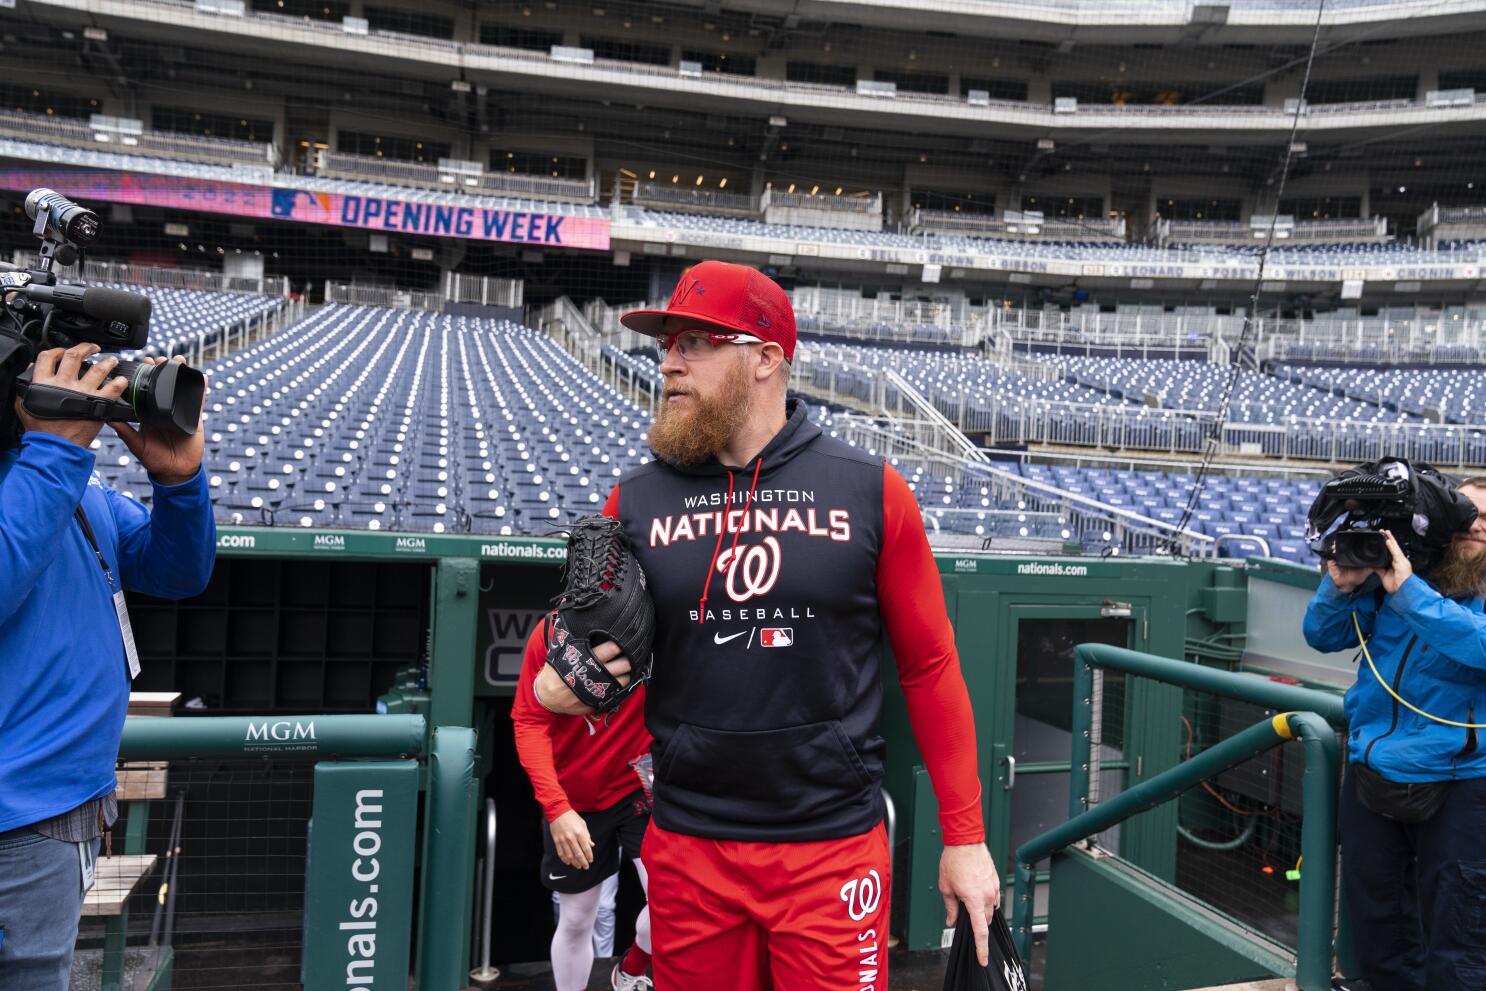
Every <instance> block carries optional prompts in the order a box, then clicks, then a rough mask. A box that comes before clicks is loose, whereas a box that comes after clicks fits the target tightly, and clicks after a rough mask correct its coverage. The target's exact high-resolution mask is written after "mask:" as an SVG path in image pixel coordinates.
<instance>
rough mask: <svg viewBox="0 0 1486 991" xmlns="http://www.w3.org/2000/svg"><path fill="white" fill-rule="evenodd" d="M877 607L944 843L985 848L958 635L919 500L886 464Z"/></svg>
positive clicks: (972, 728) (971, 719) (971, 717)
mask: <svg viewBox="0 0 1486 991" xmlns="http://www.w3.org/2000/svg"><path fill="white" fill-rule="evenodd" d="M877 608H878V610H879V611H880V612H881V613H882V621H883V625H884V626H886V627H887V637H888V642H889V643H891V644H892V645H893V657H894V659H895V660H896V661H897V664H898V681H899V682H900V683H901V684H902V685H903V699H904V701H905V702H906V703H907V704H908V720H909V722H911V723H912V724H913V736H914V739H915V740H917V741H918V749H919V752H920V753H921V754H923V758H924V767H925V768H927V769H928V771H929V780H930V782H932V783H933V785H934V796H935V797H936V798H937V799H938V800H939V826H940V829H941V830H942V831H943V833H944V843H945V845H946V846H955V845H959V844H963V843H980V842H981V841H983V840H984V839H985V825H984V822H983V820H982V818H981V814H980V773H979V770H978V769H977V762H976V754H975V714H974V713H973V712H972V711H971V709H970V692H969V691H968V690H967V689H966V688H965V679H964V677H963V676H962V675H961V674H960V655H959V652H958V651H956V650H955V631H954V628H953V627H952V626H950V623H949V614H948V613H947V612H946V611H945V608H944V587H943V585H942V584H941V583H940V579H939V567H938V565H937V564H935V562H934V553H933V551H931V550H930V549H929V537H928V535H927V534H925V533H924V521H923V516H922V515H921V514H920V512H919V508H918V500H916V499H915V498H914V497H913V491H912V490H911V489H909V488H908V483H907V482H905V481H904V480H903V476H902V475H899V474H898V473H897V472H896V471H894V470H893V467H892V466H891V465H887V464H884V465H883V478H882V550H881V552H880V553H879V554H878V557H877Z"/></svg>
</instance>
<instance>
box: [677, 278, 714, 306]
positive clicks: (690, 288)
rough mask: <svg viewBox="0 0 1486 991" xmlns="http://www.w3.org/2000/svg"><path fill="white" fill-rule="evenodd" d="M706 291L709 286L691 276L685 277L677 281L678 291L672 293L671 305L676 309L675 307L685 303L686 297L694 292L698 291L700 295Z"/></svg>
mask: <svg viewBox="0 0 1486 991" xmlns="http://www.w3.org/2000/svg"><path fill="white" fill-rule="evenodd" d="M706 291H707V287H706V286H704V285H702V284H701V283H700V282H698V281H697V280H696V279H693V278H690V277H688V278H684V279H682V280H681V281H680V282H678V283H676V291H675V292H673V293H671V303H670V306H671V308H672V309H674V308H675V307H677V306H680V305H681V304H682V303H685V302H686V297H688V296H690V295H691V294H692V293H696V294H697V295H698V296H701V295H702V294H704V293H705V292H706Z"/></svg>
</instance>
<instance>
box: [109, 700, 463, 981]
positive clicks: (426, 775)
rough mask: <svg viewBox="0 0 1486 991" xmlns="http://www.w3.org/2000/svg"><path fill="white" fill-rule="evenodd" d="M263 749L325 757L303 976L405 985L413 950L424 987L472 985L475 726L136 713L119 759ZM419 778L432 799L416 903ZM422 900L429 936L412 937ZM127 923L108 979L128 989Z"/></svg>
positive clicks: (317, 786)
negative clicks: (468, 973) (124, 981)
mask: <svg viewBox="0 0 1486 991" xmlns="http://www.w3.org/2000/svg"><path fill="white" fill-rule="evenodd" d="M255 757H262V758H264V759H266V760H272V761H275V762H280V761H307V762H313V763H314V765H315V768H314V813H313V819H314V828H313V830H311V831H310V838H309V849H308V851H307V858H306V862H307V865H308V866H307V868H306V877H305V926H304V939H305V945H304V947H303V959H304V965H305V982H306V986H307V987H310V986H313V987H328V986H331V985H332V984H333V985H335V986H343V985H344V984H345V983H346V982H347V980H348V979H349V977H350V976H353V975H354V976H356V977H357V978H365V979H366V981H365V983H368V984H369V983H370V978H371V977H372V976H373V975H375V976H381V977H383V979H384V980H385V981H386V982H388V983H391V984H396V985H398V986H402V985H403V984H405V983H406V982H407V975H408V971H409V967H408V962H409V953H410V951H412V952H413V953H414V954H415V959H416V961H417V968H416V970H417V984H418V987H419V988H420V989H424V991H456V989H459V988H463V987H464V986H465V983H466V982H465V980H464V977H465V975H464V961H466V960H467V959H468V957H469V944H468V939H469V926H468V925H467V924H466V922H467V920H468V918H469V907H470V904H471V900H472V898H473V896H474V881H473V869H472V866H471V865H468V864H466V859H467V858H469V857H472V856H473V852H472V851H473V842H472V840H471V837H472V836H473V829H474V822H475V797H476V794H475V792H476V784H477V782H476V780H475V777H474V766H475V732H474V730H472V729H468V728H465V727H458V726H443V727H438V728H437V729H435V730H434V731H433V733H432V734H431V735H430V734H429V733H428V727H427V723H426V721H425V719H424V717H423V716H420V715H384V716H370V715H315V716H287V717H285V716H218V717H196V718H174V719H161V718H149V717H143V718H142V717H130V718H128V719H126V720H125V725H124V734H123V739H122V742H121V745H120V748H119V759H120V760H121V761H170V760H175V761H182V760H189V759H193V758H216V759H223V758H239V759H242V758H247V759H252V758H255ZM420 780H423V781H426V788H427V800H426V806H425V808H426V813H425V818H424V820H423V822H424V844H423V850H422V863H423V865H424V869H423V873H422V888H421V891H420V892H418V896H417V901H418V904H417V905H416V906H415V897H414V891H413V864H414V859H415V852H416V851H415V846H416V837H417V823H418V804H419V799H418V795H419V785H420ZM141 821H142V820H141ZM134 826H135V822H134V816H132V815H131V818H130V829H129V836H128V842H129V843H130V844H131V845H135V844H142V843H143V840H144V836H143V832H144V831H143V829H142V828H141V829H135V828H134ZM126 852H140V853H142V852H143V850H130V851H126ZM368 899H370V901H373V902H375V903H376V908H375V911H370V910H369V909H368ZM415 908H416V910H417V912H418V915H417V918H418V919H419V926H418V942H417V946H416V947H410V945H409V943H410V937H411V934H412V930H413V925H412V923H413V918H414V911H415ZM127 926H128V916H127V913H125V914H124V915H123V917H122V918H119V919H111V920H110V921H109V928H108V931H107V943H106V947H105V984H106V985H110V984H111V985H113V986H115V987H117V986H119V978H120V977H121V975H122V958H123V953H124V943H125V935H126V933H127ZM357 937H361V939H360V941H359V942H358V939H357ZM348 947H350V949H348ZM110 978H111V980H110ZM380 983H381V982H379V984H380Z"/></svg>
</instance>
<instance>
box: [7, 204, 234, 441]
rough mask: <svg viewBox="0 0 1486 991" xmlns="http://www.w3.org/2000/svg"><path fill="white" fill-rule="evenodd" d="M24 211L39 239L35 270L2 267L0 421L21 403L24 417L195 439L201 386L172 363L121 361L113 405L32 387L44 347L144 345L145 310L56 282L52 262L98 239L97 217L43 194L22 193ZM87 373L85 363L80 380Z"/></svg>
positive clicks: (73, 257) (122, 296)
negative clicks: (123, 382) (125, 424)
mask: <svg viewBox="0 0 1486 991" xmlns="http://www.w3.org/2000/svg"><path fill="white" fill-rule="evenodd" d="M26 215H27V216H29V217H30V218H31V219H32V220H34V221H35V226H34V228H33V229H32V233H34V234H35V235H36V236H37V237H39V238H40V239H41V248H40V250H39V252H38V256H37V264H36V267H35V268H31V269H23V268H19V267H17V266H14V265H10V264H7V263H3V262H0V420H3V418H4V417H5V416H7V415H8V414H9V412H10V409H11V405H12V403H13V401H14V399H15V398H16V397H19V398H20V399H21V403H22V405H23V406H25V408H26V412H28V413H30V414H31V415H32V416H35V417H37V418H40V419H48V420H104V421H108V420H125V421H135V422H139V423H143V424H146V425H148V426H152V427H163V428H166V429H170V430H176V431H179V432H181V433H186V434H189V433H195V432H196V426H197V423H198V422H199V420H200V417H201V399H202V396H203V394H204V393H205V389H206V380H205V378H204V377H203V376H202V374H201V372H199V371H197V370H196V369H194V368H188V367H186V366H184V365H181V364H178V363H175V362H167V363H165V364H161V365H152V364H149V363H147V362H142V361H120V362H119V363H118V365H116V366H115V367H114V370H113V372H112V373H111V375H112V376H123V377H124V378H126V379H128V381H129V386H128V388H126V389H125V390H124V394H123V395H122V396H120V397H119V398H118V399H117V400H106V399H101V398H99V397H98V396H90V395H85V394H83V393H81V392H76V391H73V390H71V389H63V388H58V387H56V386H48V385H33V384H32V382H31V372H30V367H31V364H32V362H34V361H35V360H36V356H37V354H39V353H40V352H42V351H44V350H47V349H48V348H59V347H60V348H68V347H72V346H73V345H76V344H84V343H92V344H97V345H98V346H99V347H100V348H101V349H103V350H105V351H119V350H123V349H126V348H128V349H138V348H142V347H144V345H145V341H146V340H147V339H148V337H149V327H150V308H151V307H150V299H149V297H148V296H145V295H142V294H140V293H133V292H126V291H124V290H122V289H104V288H101V287H89V286H83V285H76V284H69V283H62V282H58V281H57V277H56V275H55V273H54V272H53V271H52V265H53V264H54V263H60V264H62V265H72V264H75V263H76V261H77V260H78V258H79V251H78V249H79V248H83V247H86V246H87V245H89V244H91V243H93V241H95V240H96V239H97V238H98V234H99V230H100V228H99V222H98V215H97V214H96V213H94V212H93V211H91V210H88V209H87V208H85V207H81V206H79V205H77V204H76V203H73V202H72V201H71V200H68V199H67V198H66V197H64V196H62V195H60V194H58V193H56V192H54V191H52V190H50V189H33V190H32V191H31V192H30V194H28V195H27V196H26ZM89 367H91V365H86V364H85V365H84V366H83V368H82V369H81V371H80V372H79V376H81V375H82V374H86V372H87V370H88V368H89Z"/></svg>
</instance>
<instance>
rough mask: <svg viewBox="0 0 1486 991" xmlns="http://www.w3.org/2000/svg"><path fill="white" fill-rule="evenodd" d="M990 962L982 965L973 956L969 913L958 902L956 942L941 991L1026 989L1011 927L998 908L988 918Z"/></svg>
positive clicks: (973, 939)
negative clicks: (942, 990)
mask: <svg viewBox="0 0 1486 991" xmlns="http://www.w3.org/2000/svg"><path fill="white" fill-rule="evenodd" d="M990 928H991V935H990V941H989V949H990V963H989V964H988V965H987V966H985V967H982V966H981V965H980V961H979V960H977V959H976V957H975V933H974V932H973V931H972V930H971V929H970V913H969V912H967V911H965V906H964V904H963V903H962V904H961V905H960V915H959V919H958V921H956V922H955V941H954V944H953V945H952V946H950V948H949V966H948V967H946V968H945V971H944V991H1027V972H1026V970H1025V969H1023V967H1022V958H1021V957H1020V956H1019V955H1018V954H1017V952H1016V944H1015V943H1014V942H1012V939H1011V927H1010V926H1008V925H1007V924H1006V917H1005V916H1004V915H1002V914H1001V911H1000V909H997V910H996V911H995V912H994V913H992V914H991V918H990Z"/></svg>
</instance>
